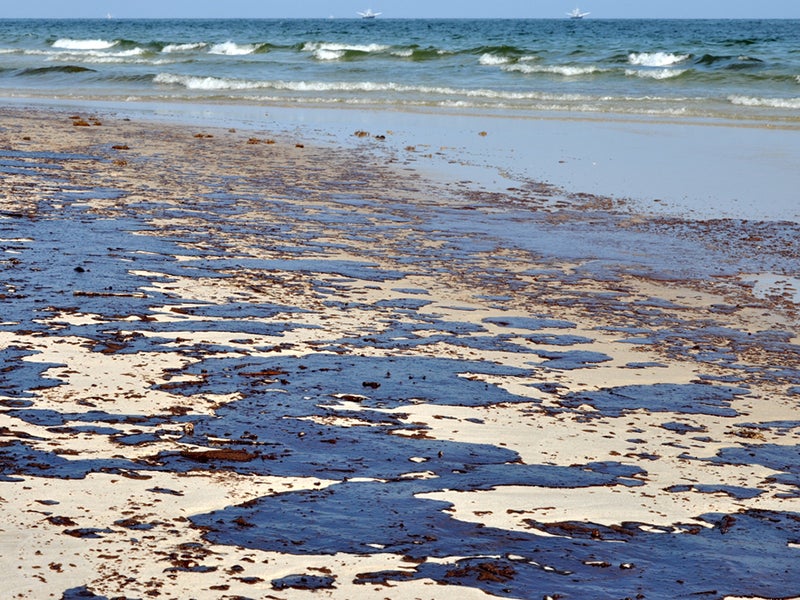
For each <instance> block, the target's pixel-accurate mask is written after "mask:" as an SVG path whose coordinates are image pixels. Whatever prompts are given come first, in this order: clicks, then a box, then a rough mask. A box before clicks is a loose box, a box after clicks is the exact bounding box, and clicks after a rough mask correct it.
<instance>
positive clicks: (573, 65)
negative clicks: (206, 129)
mask: <svg viewBox="0 0 800 600" xmlns="http://www.w3.org/2000/svg"><path fill="white" fill-rule="evenodd" d="M0 95H3V96H6V97H15V98H25V97H46V98H67V99H77V100H113V101H118V100H124V101H127V100H149V101H158V102H170V101H175V102H181V101H195V102H196V101H213V102H233V103H248V104H284V105H286V104H288V105H295V104H298V103H300V104H304V105H325V106H337V105H346V106H360V105H363V106H370V107H375V106H377V107H390V108H393V109H417V108H430V107H440V108H446V109H448V110H451V111H463V112H465V113H479V114H482V113H493V112H501V113H504V114H508V113H511V114H515V115H517V114H518V115H523V116H524V115H529V114H533V113H536V112H540V111H557V112H558V111H561V112H568V113H578V114H583V113H586V114H597V113H601V114H602V113H619V114H627V115H656V116H665V117H682V116H686V117H698V118H721V119H732V120H756V121H763V120H767V121H770V122H778V123H796V122H798V121H800V22H798V21H792V20H785V21H750V20H718V21H717V20H699V21H683V20H641V21H640V20H593V19H584V20H579V21H577V20H570V19H563V20H460V19H452V20H392V19H375V20H360V19H327V20H305V19H295V20H116V19H107V20H0Z"/></svg>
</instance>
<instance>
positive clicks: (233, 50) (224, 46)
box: [208, 42, 258, 56]
mask: <svg viewBox="0 0 800 600" xmlns="http://www.w3.org/2000/svg"><path fill="white" fill-rule="evenodd" d="M257 49H258V46H256V45H255V44H236V43H234V42H222V43H221V44H214V45H213V46H211V48H210V49H209V51H208V53H209V54H221V55H223V56H245V55H247V54H252V53H253V52H255V51H256V50H257Z"/></svg>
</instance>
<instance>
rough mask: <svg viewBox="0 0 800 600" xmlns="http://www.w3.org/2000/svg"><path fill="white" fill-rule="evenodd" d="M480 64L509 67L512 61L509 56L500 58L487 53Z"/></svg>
mask: <svg viewBox="0 0 800 600" xmlns="http://www.w3.org/2000/svg"><path fill="white" fill-rule="evenodd" d="M478 62H479V63H480V64H482V65H488V66H495V65H507V64H508V63H510V62H511V59H510V58H508V57H507V56H498V55H497V54H491V53H488V52H487V53H486V54H484V55H483V56H481V57H480V59H479V60H478Z"/></svg>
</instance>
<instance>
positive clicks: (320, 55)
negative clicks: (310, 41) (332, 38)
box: [313, 48, 344, 60]
mask: <svg viewBox="0 0 800 600" xmlns="http://www.w3.org/2000/svg"><path fill="white" fill-rule="evenodd" d="M313 55H314V58H316V59H317V60H339V59H340V58H342V57H343V56H344V50H326V49H323V48H320V49H318V50H314V52H313Z"/></svg>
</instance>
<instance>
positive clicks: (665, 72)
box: [625, 68, 689, 79]
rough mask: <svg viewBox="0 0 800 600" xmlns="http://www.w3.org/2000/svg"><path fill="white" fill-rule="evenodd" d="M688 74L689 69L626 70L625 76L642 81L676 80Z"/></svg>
mask: <svg viewBox="0 0 800 600" xmlns="http://www.w3.org/2000/svg"><path fill="white" fill-rule="evenodd" d="M688 72H689V70H688V69H669V68H664V69H648V70H636V69H626V70H625V75H627V76H629V77H640V78H642V79H674V78H676V77H680V76H681V75H683V74H684V73H688Z"/></svg>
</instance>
